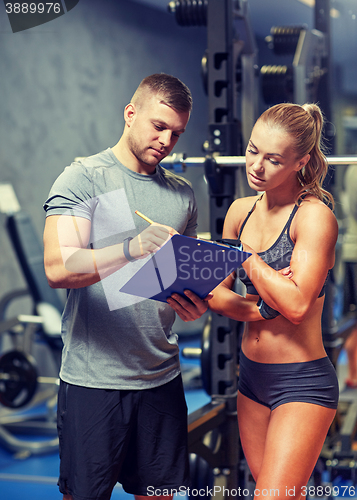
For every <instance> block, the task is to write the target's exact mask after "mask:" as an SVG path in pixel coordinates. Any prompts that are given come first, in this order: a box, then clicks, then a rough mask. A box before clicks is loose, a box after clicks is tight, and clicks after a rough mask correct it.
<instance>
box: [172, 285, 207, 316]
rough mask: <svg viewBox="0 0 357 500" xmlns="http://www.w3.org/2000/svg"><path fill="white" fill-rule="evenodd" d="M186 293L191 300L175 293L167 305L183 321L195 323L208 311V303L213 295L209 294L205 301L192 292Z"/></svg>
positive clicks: (187, 291) (186, 291)
mask: <svg viewBox="0 0 357 500" xmlns="http://www.w3.org/2000/svg"><path fill="white" fill-rule="evenodd" d="M184 293H185V295H186V297H188V299H189V300H187V299H186V298H185V297H183V296H182V295H179V294H178V293H173V294H172V295H171V297H169V298H168V299H167V303H168V304H169V305H170V306H171V307H172V309H173V310H174V311H175V312H176V313H177V314H178V316H179V317H180V318H181V319H182V320H183V321H186V322H187V321H195V320H196V319H198V318H200V317H201V316H202V314H204V313H205V312H206V311H207V309H208V301H209V300H210V299H211V298H212V297H213V295H212V294H211V293H209V294H208V295H207V296H206V297H205V298H204V299H200V298H199V297H198V295H196V294H195V293H193V292H191V290H185V292H184Z"/></svg>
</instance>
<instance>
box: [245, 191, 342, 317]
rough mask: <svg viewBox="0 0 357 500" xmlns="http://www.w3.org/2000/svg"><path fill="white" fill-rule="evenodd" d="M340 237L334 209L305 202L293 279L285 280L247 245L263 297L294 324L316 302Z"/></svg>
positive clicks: (296, 233)
mask: <svg viewBox="0 0 357 500" xmlns="http://www.w3.org/2000/svg"><path fill="white" fill-rule="evenodd" d="M337 236H338V226H337V221H336V218H335V216H334V215H333V213H332V212H331V210H330V209H329V208H328V207H327V206H326V205H324V204H323V203H319V202H314V201H313V202H309V201H306V202H303V203H302V205H301V207H300V208H299V210H298V212H297V214H296V216H295V224H294V230H293V232H292V234H291V237H292V239H293V240H295V247H294V250H293V254H292V258H291V263H290V268H291V271H292V277H291V278H290V279H286V277H284V276H283V275H282V274H280V273H279V272H278V271H274V270H273V269H272V268H271V267H270V266H268V265H267V264H266V263H265V262H264V261H263V260H262V259H261V258H260V257H259V256H258V255H257V254H256V253H255V252H254V251H252V249H250V248H249V247H248V246H247V245H244V243H243V248H244V250H246V251H248V252H249V251H251V252H252V256H251V257H249V258H248V259H247V260H246V261H245V262H244V263H243V268H244V269H245V271H246V272H247V274H248V276H249V278H250V279H251V281H252V283H253V285H254V286H255V288H256V289H257V291H258V293H259V295H260V297H261V298H262V299H263V300H264V302H266V303H267V304H268V305H269V306H270V307H272V308H273V309H275V310H277V311H278V312H279V313H280V314H282V315H283V316H285V317H286V318H287V319H288V320H289V321H291V322H292V323H294V324H299V323H301V322H302V321H303V320H304V318H305V317H306V315H307V314H308V312H309V310H310V308H311V306H312V305H313V304H314V303H315V301H316V299H317V297H318V296H319V294H320V291H321V289H322V287H323V284H324V282H325V280H326V277H327V274H328V271H329V269H331V268H332V267H333V265H334V259H335V252H334V250H335V245H336V241H337Z"/></svg>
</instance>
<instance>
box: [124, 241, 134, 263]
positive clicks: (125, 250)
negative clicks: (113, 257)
mask: <svg viewBox="0 0 357 500" xmlns="http://www.w3.org/2000/svg"><path fill="white" fill-rule="evenodd" d="M132 239H133V238H131V237H130V236H129V238H125V240H124V247H123V251H124V256H125V258H126V260H128V261H129V262H133V260H136V259H135V258H134V257H132V256H131V255H130V252H129V242H130V241H131V240H132Z"/></svg>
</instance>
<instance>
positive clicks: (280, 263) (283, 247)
mask: <svg viewBox="0 0 357 500" xmlns="http://www.w3.org/2000/svg"><path fill="white" fill-rule="evenodd" d="M259 199H260V198H258V200H256V202H255V203H254V205H253V207H252V209H251V210H250V211H249V212H248V215H247V217H246V218H245V219H244V221H243V224H242V227H241V228H240V231H239V234H238V241H240V237H241V234H242V231H243V229H244V226H245V224H246V222H247V220H248V219H249V217H250V216H251V214H252V212H253V210H254V208H255V205H256V204H257V202H258V201H259ZM298 208H299V205H295V206H294V208H293V211H292V212H291V214H290V217H289V219H288V221H287V223H286V224H285V226H284V228H283V230H282V231H281V233H280V236H279V237H278V239H277V240H276V241H275V243H273V245H272V246H271V247H270V248H268V250H265V252H258V255H259V257H261V258H262V259H263V261H264V262H265V263H266V264H268V265H269V266H270V267H272V268H273V269H275V270H276V271H280V270H281V269H284V268H285V267H288V266H289V265H290V261H291V256H292V253H293V250H294V246H295V244H294V242H293V241H292V239H291V238H290V226H291V222H292V220H293V218H294V216H295V214H296V212H297V210H298ZM237 277H238V278H239V279H240V280H241V281H242V283H244V285H245V286H246V287H247V293H248V294H251V295H259V293H258V292H257V290H256V288H255V287H254V285H253V283H252V282H251V281H250V278H249V276H248V275H247V273H246V271H245V269H243V268H242V267H240V268H238V269H237ZM327 279H328V275H327V277H326V281H325V283H324V286H323V287H322V290H321V292H320V294H319V297H322V296H323V295H324V294H325V286H326V282H327Z"/></svg>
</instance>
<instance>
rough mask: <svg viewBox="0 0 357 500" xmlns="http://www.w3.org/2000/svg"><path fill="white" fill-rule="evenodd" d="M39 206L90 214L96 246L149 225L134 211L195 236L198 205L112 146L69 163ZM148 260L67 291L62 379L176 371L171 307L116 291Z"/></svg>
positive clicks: (135, 383) (155, 378)
mask: <svg viewBox="0 0 357 500" xmlns="http://www.w3.org/2000/svg"><path fill="white" fill-rule="evenodd" d="M44 208H45V210H46V217H48V216H51V215H63V216H68V215H75V216H77V217H84V218H86V219H89V220H90V221H91V236H90V244H91V246H92V247H93V248H103V247H106V246H109V245H113V244H117V243H121V242H122V241H123V240H124V239H125V238H127V237H128V236H131V237H135V236H136V235H137V234H138V233H140V232H141V231H143V230H144V229H145V228H146V227H148V223H147V222H146V221H144V220H143V219H141V218H140V217H138V216H137V215H135V210H138V211H140V212H141V213H143V214H145V215H146V216H147V217H149V218H150V219H151V220H154V221H155V222H157V223H160V224H165V225H167V226H170V227H173V228H174V229H176V231H178V232H179V233H181V234H184V235H186V236H195V235H196V228H197V207H196V202H195V198H194V194H193V191H192V188H191V186H190V185H189V183H188V182H187V181H186V180H185V179H183V178H181V177H179V176H177V175H175V174H173V173H171V172H170V171H168V170H165V169H163V168H162V167H161V166H158V167H157V168H156V172H155V174H153V175H142V174H138V173H136V172H133V171H131V170H129V169H128V168H126V167H125V166H123V165H122V164H121V163H120V162H119V161H118V160H117V158H116V157H115V155H114V154H113V152H112V150H111V149H110V148H108V149H107V150H105V151H103V152H101V153H99V154H97V155H94V156H91V157H89V158H86V159H84V160H81V161H77V162H74V163H72V165H71V166H69V167H67V168H66V169H65V170H64V171H63V173H62V174H61V175H60V176H59V177H58V179H57V180H56V181H55V183H54V185H53V186H52V189H51V191H50V194H49V197H48V199H47V201H46V202H45V204H44ZM145 262H146V260H145V259H143V260H141V259H140V260H137V261H135V262H130V263H128V264H127V265H126V266H124V267H123V268H122V269H120V270H118V271H116V272H115V273H113V274H111V275H110V276H108V277H105V278H104V279H102V280H101V281H99V282H98V283H95V284H94V285H91V286H88V287H84V288H78V289H71V290H69V294H68V299H67V303H66V306H65V309H64V312H63V319H62V337H63V341H64V349H63V355H62V366H61V371H60V377H61V379H62V380H64V381H65V382H68V383H71V384H75V385H80V386H85V387H96V388H107V389H145V388H150V387H155V386H158V385H162V384H164V383H166V382H169V381H170V380H172V379H173V378H174V377H176V376H177V375H178V373H179V372H180V367H179V351H178V346H177V337H176V335H175V334H174V333H173V332H172V330H171V328H172V324H173V322H174V319H175V313H174V311H173V310H172V309H171V307H170V306H169V305H168V304H165V303H163V302H157V301H153V300H149V299H142V298H140V297H134V296H132V295H127V294H124V293H121V292H119V290H120V288H121V287H122V286H123V285H124V284H125V283H126V281H127V280H128V279H129V278H130V277H132V276H133V274H135V272H136V271H137V270H138V269H139V268H140V267H141V266H142V265H144V263H145Z"/></svg>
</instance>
